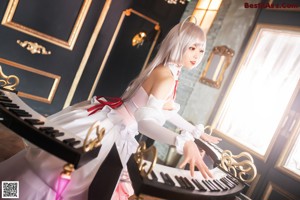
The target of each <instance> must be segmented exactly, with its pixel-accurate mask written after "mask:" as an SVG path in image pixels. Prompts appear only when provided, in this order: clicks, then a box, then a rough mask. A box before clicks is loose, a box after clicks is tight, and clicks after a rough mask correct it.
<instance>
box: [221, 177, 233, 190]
mask: <svg viewBox="0 0 300 200" xmlns="http://www.w3.org/2000/svg"><path fill="white" fill-rule="evenodd" d="M220 181H222V182H223V183H224V184H225V185H227V186H228V187H229V188H230V189H232V188H234V187H235V186H234V184H232V183H231V182H229V181H228V180H227V179H225V177H223V178H221V179H220Z"/></svg>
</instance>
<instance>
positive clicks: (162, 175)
mask: <svg viewBox="0 0 300 200" xmlns="http://www.w3.org/2000/svg"><path fill="white" fill-rule="evenodd" d="M160 176H161V177H162V179H163V180H164V182H165V184H167V185H170V186H173V184H172V183H171V182H170V181H169V179H168V177H167V176H166V175H165V173H163V172H160Z"/></svg>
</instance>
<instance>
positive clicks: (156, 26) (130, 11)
mask: <svg viewBox="0 0 300 200" xmlns="http://www.w3.org/2000/svg"><path fill="white" fill-rule="evenodd" d="M132 14H135V15H137V16H139V17H140V18H142V19H145V20H147V21H149V22H150V23H152V24H154V30H156V31H157V32H156V34H155V37H154V40H153V41H152V44H151V47H150V50H149V52H148V55H147V58H146V59H145V62H144V65H143V68H142V70H143V69H144V68H145V67H146V65H147V63H148V61H149V59H150V56H151V53H152V51H153V49H154V47H155V44H156V42H157V39H158V36H159V34H160V25H159V22H157V21H155V20H153V19H151V18H150V17H147V16H145V15H144V14H142V13H140V12H138V11H136V10H133V9H131V8H130V9H127V10H124V11H123V13H122V15H121V17H120V19H119V23H118V25H117V27H116V30H115V32H114V35H113V37H112V39H111V42H110V44H109V46H108V49H107V51H106V54H105V56H104V58H103V61H102V63H101V66H100V68H99V70H98V74H97V76H96V78H95V81H94V84H93V86H92V89H91V91H90V94H89V97H88V99H91V98H92V96H93V95H94V92H95V90H96V87H97V85H98V82H99V80H100V77H101V75H102V72H103V70H104V67H105V65H106V62H107V60H108V58H109V56H110V53H111V51H112V48H113V45H114V44H115V42H116V39H117V36H118V34H119V31H120V29H121V26H122V24H123V21H124V19H125V17H129V16H131V15H132Z"/></svg>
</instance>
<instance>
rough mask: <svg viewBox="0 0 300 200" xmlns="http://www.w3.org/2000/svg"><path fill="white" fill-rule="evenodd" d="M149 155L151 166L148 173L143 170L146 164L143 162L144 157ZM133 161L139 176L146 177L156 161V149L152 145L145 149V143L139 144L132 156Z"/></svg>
mask: <svg viewBox="0 0 300 200" xmlns="http://www.w3.org/2000/svg"><path fill="white" fill-rule="evenodd" d="M150 153H151V155H152V162H151V166H150V167H149V169H148V171H146V170H145V167H146V163H145V162H144V160H145V158H144V157H145V156H149V154H150ZM134 158H135V161H136V163H137V164H138V168H139V170H140V173H141V176H143V177H147V176H148V175H149V174H150V173H151V172H152V170H153V168H154V166H155V164H156V161H157V150H156V148H155V147H154V146H153V145H152V146H151V147H149V148H148V149H146V143H145V142H140V145H139V146H138V148H137V151H136V153H135V155H134Z"/></svg>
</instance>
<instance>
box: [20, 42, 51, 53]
mask: <svg viewBox="0 0 300 200" xmlns="http://www.w3.org/2000/svg"><path fill="white" fill-rule="evenodd" d="M17 43H18V44H19V45H20V46H21V47H23V48H26V49H27V50H28V51H30V53H31V54H36V53H37V54H42V55H50V54H51V51H47V50H46V48H45V47H44V46H42V45H39V44H38V43H36V42H29V41H24V42H22V41H21V40H17Z"/></svg>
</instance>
